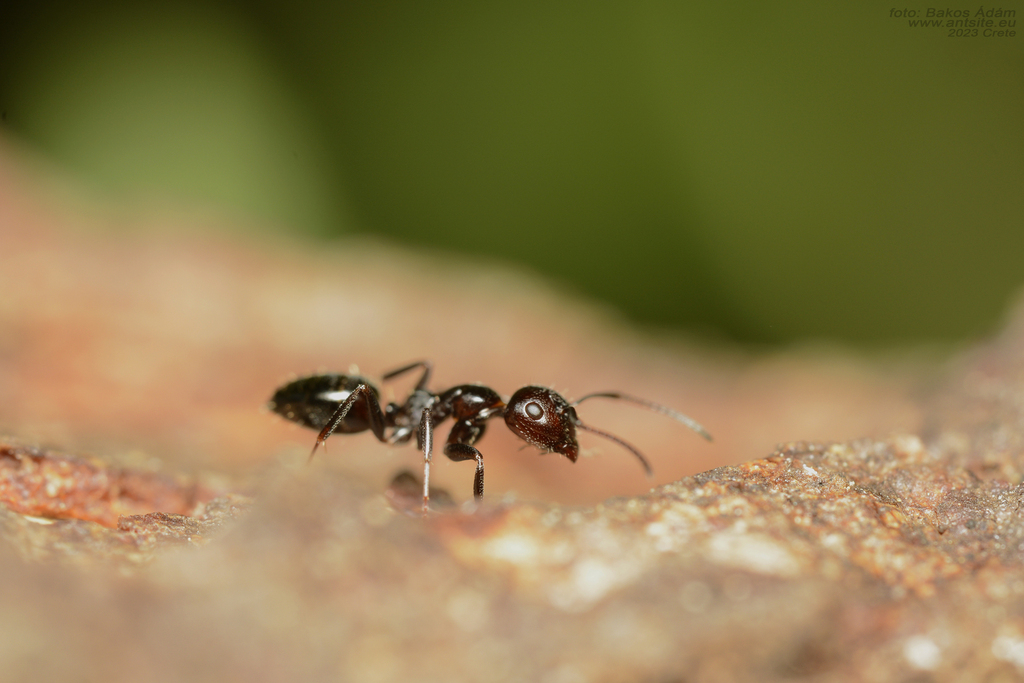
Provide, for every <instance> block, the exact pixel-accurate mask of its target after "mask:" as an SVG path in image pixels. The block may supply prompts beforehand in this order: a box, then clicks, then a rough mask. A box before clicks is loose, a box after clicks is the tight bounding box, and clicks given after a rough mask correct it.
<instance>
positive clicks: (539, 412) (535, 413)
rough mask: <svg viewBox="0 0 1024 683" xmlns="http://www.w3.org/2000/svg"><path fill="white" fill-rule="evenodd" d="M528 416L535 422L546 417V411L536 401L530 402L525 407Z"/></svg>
mask: <svg viewBox="0 0 1024 683" xmlns="http://www.w3.org/2000/svg"><path fill="white" fill-rule="evenodd" d="M523 409H524V410H526V414H527V415H528V416H530V417H532V418H533V419H534V420H539V419H540V418H541V417H543V415H544V409H543V408H542V407H541V405H540V404H539V403H537V402H536V401H530V402H529V403H527V404H526V405H525V406H524V407H523Z"/></svg>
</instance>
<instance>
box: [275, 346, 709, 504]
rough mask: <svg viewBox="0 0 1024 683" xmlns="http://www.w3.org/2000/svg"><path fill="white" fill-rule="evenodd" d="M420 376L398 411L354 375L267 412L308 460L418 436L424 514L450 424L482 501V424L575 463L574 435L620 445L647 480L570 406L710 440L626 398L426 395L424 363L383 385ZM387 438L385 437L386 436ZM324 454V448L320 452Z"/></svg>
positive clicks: (450, 451)
mask: <svg viewBox="0 0 1024 683" xmlns="http://www.w3.org/2000/svg"><path fill="white" fill-rule="evenodd" d="M417 368H420V369H422V370H423V374H422V375H420V379H419V381H418V382H416V386H415V387H414V388H413V390H412V393H410V394H409V396H408V398H406V399H405V402H404V403H402V404H401V405H399V404H397V403H394V402H390V403H388V404H387V405H386V406H384V408H383V409H382V408H381V403H380V392H379V391H377V388H376V387H375V386H373V385H372V384H371V383H370V382H369V381H368V380H366V379H364V378H363V377H359V376H355V375H340V374H323V375H312V376H310V377H302V378H299V379H296V380H294V381H292V382H289V383H288V384H285V385H284V386H282V387H281V388H279V389H278V390H277V391H276V392H274V396H273V397H272V398H271V399H270V402H269V403H268V405H267V407H268V408H270V410H272V411H274V412H275V413H277V414H279V415H281V416H282V417H284V418H286V419H288V420H291V421H292V422H297V423H299V424H301V425H304V426H306V427H310V428H312V429H319V430H320V434H319V436H317V438H316V443H315V444H313V450H312V451H311V452H310V454H309V459H310V460H312V459H313V456H314V455H316V452H317V449H319V448H320V446H323V445H324V444H325V442H326V441H327V438H328V437H330V435H331V434H333V433H334V432H340V433H342V434H354V433H356V432H363V431H366V430H367V429H369V430H370V431H372V432H373V435H374V436H376V437H377V439H378V440H379V441H381V442H382V443H391V444H402V443H407V442H408V441H409V440H410V439H412V435H413V434H416V444H417V448H418V449H419V450H420V451H422V452H423V513H424V514H426V513H427V510H428V504H429V502H430V457H431V454H432V453H433V433H434V427H435V426H437V425H438V424H440V423H441V422H443V421H444V420H446V419H448V418H449V417H451V418H452V419H453V420H454V422H455V424H454V425H453V426H452V429H451V432H449V434H448V442H447V443H446V444H445V446H444V454H445V455H447V456H448V457H449V458H450V459H451V460H454V461H456V462H459V461H462V460H475V461H476V476H475V477H474V479H473V496H474V497H475V498H481V497H483V495H484V456H483V454H482V453H481V452H480V451H478V450H477V449H476V446H475V444H476V442H477V441H479V439H480V437H482V436H483V435H484V431H485V430H486V428H487V421H488V420H490V419H491V418H494V417H504V418H505V425H506V426H507V427H508V428H509V429H510V430H511V431H512V433H513V434H515V435H516V436H518V437H519V438H521V439H523V440H524V441H526V442H527V443H528V444H530V445H532V446H536V447H537V448H539V449H540V450H541V451H542V452H544V453H551V452H554V453H561V454H562V455H564V456H565V457H567V458H569V460H571V461H572V462H576V458H577V457H579V443H577V441H576V430H577V429H581V430H583V431H587V432H591V433H593V434H597V435H598V436H602V437H604V438H606V439H609V440H611V441H614V442H615V443H617V444H619V445H620V446H622V447H623V448H625V449H626V450H628V451H629V452H630V453H632V454H633V455H634V456H636V458H637V460H639V461H640V465H641V466H642V467H643V468H644V471H645V472H646V473H647V476H651V474H652V470H651V466H650V464H649V463H648V462H647V459H646V458H645V457H644V456H643V454H642V453H641V452H640V451H639V450H637V449H636V448H635V447H634V446H632V445H631V444H629V443H627V442H625V441H623V440H622V439H620V438H619V437H617V436H613V435H612V434H608V433H607V432H603V431H601V430H599V429H595V428H593V427H590V426H589V425H586V424H584V423H583V422H581V421H580V419H579V417H577V416H576V406H578V405H579V404H580V403H583V402H584V401H586V400H588V399H591V398H613V399H618V400H621V401H628V402H630V403H635V404H637V405H639V406H642V407H644V408H647V409H649V410H653V411H655V412H657V413H661V414H662V415H666V416H668V417H670V418H672V419H673V420H676V421H677V422H680V423H682V424H683V425H685V426H686V427H689V428H690V429H692V430H693V431H695V432H697V433H698V434H700V435H701V436H703V437H704V438H705V439H707V440H708V441H710V440H711V435H710V434H708V432H707V431H706V430H705V429H704V428H703V427H701V426H700V425H699V424H698V423H697V422H696V421H694V420H692V419H691V418H689V417H687V416H686V415H683V414H682V413H679V412H676V411H675V410H672V409H671V408H666V407H665V406H662V405H659V404H657V403H653V402H651V401H647V400H645V399H642V398H636V397H634V396H629V395H627V394H623V393H621V392H618V391H601V392H597V393H593V394H587V395H586V396H584V397H583V398H581V399H578V400H576V401H573V402H572V403H570V402H569V401H567V400H565V399H564V398H563V397H562V396H561V395H560V394H558V393H556V392H555V391H554V390H552V389H547V388H545V387H534V386H530V387H523V388H522V389H520V390H519V391H517V392H516V393H514V394H512V398H510V399H509V400H508V402H507V403H506V402H504V401H503V400H502V398H501V396H499V395H498V393H497V392H496V391H494V390H493V389H491V388H489V387H485V386H483V385H480V384H460V385H459V386H456V387H452V388H451V389H448V390H446V391H443V392H441V393H434V392H433V391H430V390H429V389H427V384H428V383H429V381H430V373H431V371H432V369H433V366H432V365H431V363H430V362H429V361H417V362H415V363H410V364H409V365H406V366H403V367H401V368H398V369H397V370H392V371H391V372H388V373H386V374H385V375H384V376H383V377H382V379H383V380H384V381H388V380H391V379H394V378H395V377H398V376H400V375H404V374H405V373H407V372H410V371H412V370H415V369H417ZM389 429H390V430H391V433H390V434H389V433H388V431H387V430H389ZM325 447H326V446H325Z"/></svg>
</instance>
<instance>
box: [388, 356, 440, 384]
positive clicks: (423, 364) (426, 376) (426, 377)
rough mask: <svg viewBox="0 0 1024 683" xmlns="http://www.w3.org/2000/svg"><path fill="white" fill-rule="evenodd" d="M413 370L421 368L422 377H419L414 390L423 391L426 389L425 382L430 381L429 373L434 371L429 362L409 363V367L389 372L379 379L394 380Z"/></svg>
mask: <svg viewBox="0 0 1024 683" xmlns="http://www.w3.org/2000/svg"><path fill="white" fill-rule="evenodd" d="M415 368H423V376H422V377H420V381H419V382H417V383H416V388H417V389H425V388H426V387H427V382H429V381H430V373H431V371H432V370H433V369H434V365H433V363H431V362H430V361H429V360H420V361H416V362H415V363H410V364H409V365H406V366H404V367H401V368H398V369H397V370H392V371H391V372H388V373H385V374H384V376H383V377H381V379H383V380H384V381H387V380H389V379H394V378H395V377H398V376H399V375H404V374H405V373H407V372H409V371H410V370H413V369H415Z"/></svg>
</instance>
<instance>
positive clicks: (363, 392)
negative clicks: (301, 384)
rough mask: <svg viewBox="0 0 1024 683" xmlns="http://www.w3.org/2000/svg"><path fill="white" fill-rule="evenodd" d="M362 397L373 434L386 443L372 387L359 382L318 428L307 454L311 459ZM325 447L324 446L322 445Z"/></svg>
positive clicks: (380, 412) (381, 416)
mask: <svg viewBox="0 0 1024 683" xmlns="http://www.w3.org/2000/svg"><path fill="white" fill-rule="evenodd" d="M360 399H362V400H363V401H365V402H366V407H367V411H366V412H367V414H368V415H369V417H370V429H371V430H372V431H373V435H374V436H376V437H377V440H378V441H380V442H382V443H387V437H386V436H384V425H385V423H384V413H383V412H382V411H381V409H380V402H379V401H378V400H377V396H376V394H374V393H373V389H371V388H370V386H369V385H368V384H360V385H359V386H357V387H356V388H355V389H353V390H352V393H351V394H349V395H348V396H347V397H345V400H344V401H342V402H341V405H339V406H338V408H337V410H335V411H334V414H333V415H331V419H329V420H328V421H327V424H325V425H324V428H323V429H321V430H320V434H319V435H318V436H317V437H316V443H315V444H313V450H312V451H311V452H310V454H309V459H310V460H312V459H313V456H314V455H316V451H317V449H318V448H320V446H322V445H324V442H326V441H327V438H328V437H329V436H330V435H331V434H333V433H334V430H335V429H337V428H338V425H340V424H341V423H342V422H343V421H344V420H345V417H346V416H347V415H348V413H349V411H350V410H352V406H354V405H355V404H356V401H358V400H360ZM324 448H326V446H324Z"/></svg>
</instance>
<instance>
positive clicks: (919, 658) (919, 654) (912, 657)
mask: <svg viewBox="0 0 1024 683" xmlns="http://www.w3.org/2000/svg"><path fill="white" fill-rule="evenodd" d="M903 656H904V658H906V660H907V662H908V663H909V664H910V666H912V667H914V668H915V669H919V670H921V671H931V670H932V669H934V668H935V667H937V666H938V665H939V662H940V661H942V650H941V649H939V646H938V645H936V644H935V641H934V640H932V639H931V638H929V637H928V636H921V635H917V636H911V637H909V638H907V640H906V642H904V643H903Z"/></svg>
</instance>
